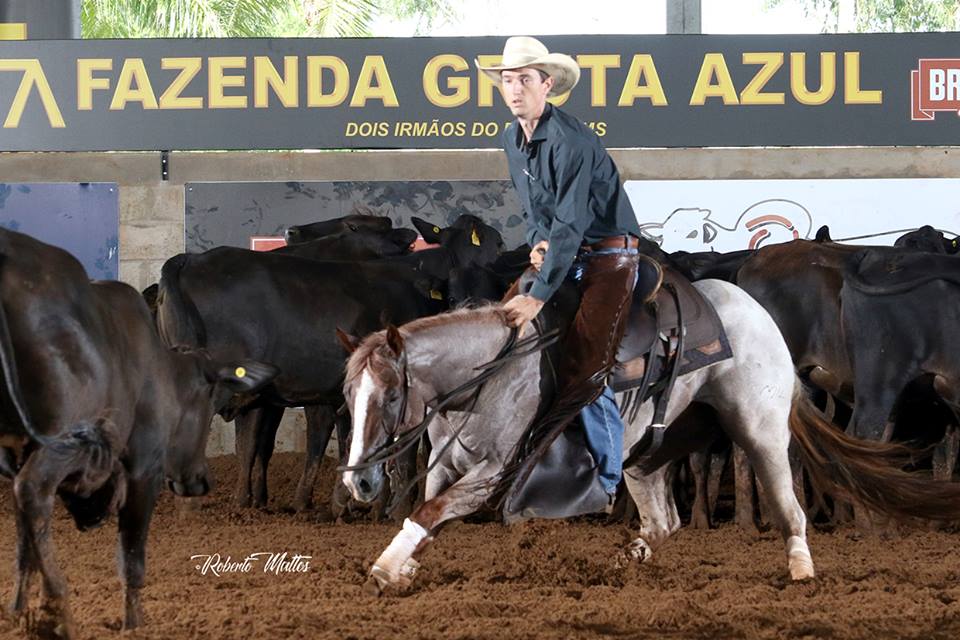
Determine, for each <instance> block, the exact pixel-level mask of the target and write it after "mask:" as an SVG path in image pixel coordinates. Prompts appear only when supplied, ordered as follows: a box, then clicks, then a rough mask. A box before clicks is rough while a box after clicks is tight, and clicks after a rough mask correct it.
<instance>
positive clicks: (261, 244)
mask: <svg viewBox="0 0 960 640" xmlns="http://www.w3.org/2000/svg"><path fill="white" fill-rule="evenodd" d="M285 246H287V241H286V239H285V238H284V237H283V236H250V248H251V249H252V250H254V251H273V250H274V249H279V248H280V247H285Z"/></svg>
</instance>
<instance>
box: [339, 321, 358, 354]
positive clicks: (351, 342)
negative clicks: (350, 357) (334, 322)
mask: <svg viewBox="0 0 960 640" xmlns="http://www.w3.org/2000/svg"><path fill="white" fill-rule="evenodd" d="M337 340H339V341H340V344H342V345H343V348H344V349H346V350H347V353H353V352H354V351H356V350H357V347H359V346H360V338H358V337H356V336H352V335H350V334H349V333H347V332H345V331H343V330H342V329H341V328H340V327H337Z"/></svg>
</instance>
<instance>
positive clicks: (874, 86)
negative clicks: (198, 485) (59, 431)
mask: <svg viewBox="0 0 960 640" xmlns="http://www.w3.org/2000/svg"><path fill="white" fill-rule="evenodd" d="M504 40H505V39H504V38H493V37H483V38H374V39H271V40H259V39H253V40H220V39H206V40H188V39H183V40H179V39H178V40H90V41H70V40H52V41H43V42H30V41H24V42H2V43H0V122H2V126H0V150H24V151H56V150H64V151H80V150H89V151H100V150H161V149H183V150H188V149H309V148H327V149H329V148H481V147H493V146H499V144H500V133H501V132H502V130H503V127H504V126H505V124H506V123H507V122H509V121H510V120H511V116H510V113H509V111H508V110H507V109H506V107H505V106H504V105H503V102H502V99H501V98H500V95H499V91H498V90H497V88H496V86H495V84H494V83H493V82H492V81H490V80H489V79H488V78H487V77H486V76H485V75H483V74H481V73H479V72H478V71H477V70H476V68H475V67H474V65H473V59H474V57H477V56H483V57H484V58H483V59H484V60H485V61H488V62H495V61H497V60H498V59H499V52H500V51H501V49H502V47H503V43H504ZM543 41H544V43H545V44H546V45H547V46H548V47H549V48H550V50H551V51H559V52H563V53H569V54H571V55H573V56H574V57H575V58H576V59H577V61H578V62H579V64H580V66H581V68H582V69H583V72H582V75H581V80H580V84H579V85H578V86H577V87H576V88H575V89H574V90H573V91H572V92H571V93H570V94H569V95H568V96H561V97H560V100H559V102H561V103H562V108H563V109H564V110H566V111H568V112H569V113H572V114H575V115H576V116H578V117H579V118H581V119H582V120H583V121H584V122H585V123H587V124H588V125H589V126H591V127H593V128H594V130H595V131H596V132H597V133H598V134H599V135H600V136H601V137H602V138H603V140H604V143H605V144H606V146H607V147H703V146H731V147H742V146H780V145H784V146H793V145H803V146H808V145H809V146H840V145H843V146H847V145H867V146H869V145H910V146H913V145H954V144H957V143H958V142H960V118H958V112H960V34H957V33H934V34H867V35H849V34H846V35H815V36H799V35H798V36H792V35H791V36H782V35H761V36H694V35H670V36H552V37H544V38H543Z"/></svg>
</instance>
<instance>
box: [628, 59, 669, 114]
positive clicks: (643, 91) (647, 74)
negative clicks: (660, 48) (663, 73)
mask: <svg viewBox="0 0 960 640" xmlns="http://www.w3.org/2000/svg"><path fill="white" fill-rule="evenodd" d="M641 80H646V81H647V83H646V84H640V81H641ZM637 98H647V99H649V100H650V104H652V105H653V106H655V107H665V106H667V96H666V94H665V93H664V92H663V85H662V84H661V83H660V76H659V74H657V67H656V65H654V64H653V56H651V55H650V54H648V53H638V54H636V55H635V56H633V62H631V63H630V70H629V71H627V79H626V80H624V82H623V91H621V92H620V99H619V100H618V101H617V106H618V107H631V106H633V103H634V102H636V100H637Z"/></svg>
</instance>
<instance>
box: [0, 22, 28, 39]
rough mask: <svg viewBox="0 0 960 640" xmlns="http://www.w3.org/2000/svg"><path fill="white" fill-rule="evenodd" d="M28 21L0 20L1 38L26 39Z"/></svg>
mask: <svg viewBox="0 0 960 640" xmlns="http://www.w3.org/2000/svg"><path fill="white" fill-rule="evenodd" d="M26 39H27V23H26V22H0V40H26Z"/></svg>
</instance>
